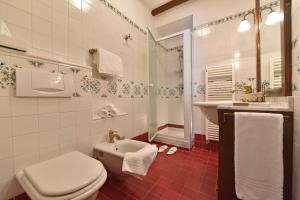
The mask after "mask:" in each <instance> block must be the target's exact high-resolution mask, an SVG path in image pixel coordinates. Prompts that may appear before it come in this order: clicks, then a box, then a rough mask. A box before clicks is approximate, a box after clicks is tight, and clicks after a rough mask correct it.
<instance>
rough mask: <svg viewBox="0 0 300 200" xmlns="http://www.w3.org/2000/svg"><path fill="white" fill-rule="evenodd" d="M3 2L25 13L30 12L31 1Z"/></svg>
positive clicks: (9, 0)
mask: <svg viewBox="0 0 300 200" xmlns="http://www.w3.org/2000/svg"><path fill="white" fill-rule="evenodd" d="M3 2H5V3H7V4H10V5H11V6H14V7H15V8H18V9H21V10H24V11H26V12H31V0H22V1H20V0H3Z"/></svg>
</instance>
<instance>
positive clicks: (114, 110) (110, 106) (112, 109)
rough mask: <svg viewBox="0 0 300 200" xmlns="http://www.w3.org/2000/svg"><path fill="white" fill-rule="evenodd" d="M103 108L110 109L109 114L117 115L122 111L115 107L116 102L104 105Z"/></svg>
mask: <svg viewBox="0 0 300 200" xmlns="http://www.w3.org/2000/svg"><path fill="white" fill-rule="evenodd" d="M103 109H105V110H107V111H108V115H109V116H112V117H114V116H117V115H119V114H120V111H119V109H118V108H116V107H115V105H114V104H111V103H110V104H107V105H106V106H104V107H103Z"/></svg>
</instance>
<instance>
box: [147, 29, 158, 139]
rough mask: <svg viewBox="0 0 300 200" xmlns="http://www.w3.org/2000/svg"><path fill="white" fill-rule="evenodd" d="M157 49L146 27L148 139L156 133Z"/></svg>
mask: <svg viewBox="0 0 300 200" xmlns="http://www.w3.org/2000/svg"><path fill="white" fill-rule="evenodd" d="M156 64H157V50H156V41H155V38H154V36H153V35H152V33H151V32H150V30H149V29H148V71H149V105H148V140H149V141H152V140H153V139H154V138H155V136H156V135H157V126H158V124H157V66H156Z"/></svg>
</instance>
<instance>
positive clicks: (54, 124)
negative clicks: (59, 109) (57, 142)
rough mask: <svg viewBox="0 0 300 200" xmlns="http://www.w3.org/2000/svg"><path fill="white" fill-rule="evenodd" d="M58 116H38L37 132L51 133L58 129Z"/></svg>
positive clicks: (56, 114)
mask: <svg viewBox="0 0 300 200" xmlns="http://www.w3.org/2000/svg"><path fill="white" fill-rule="evenodd" d="M59 119H60V118H59V114H58V113H53V114H43V115H39V130H40V131H51V130H56V129H59V128H60V122H59Z"/></svg>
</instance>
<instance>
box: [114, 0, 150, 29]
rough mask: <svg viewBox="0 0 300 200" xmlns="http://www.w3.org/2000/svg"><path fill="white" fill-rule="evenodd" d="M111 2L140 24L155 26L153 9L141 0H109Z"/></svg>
mask: <svg viewBox="0 0 300 200" xmlns="http://www.w3.org/2000/svg"><path fill="white" fill-rule="evenodd" d="M109 2H111V3H112V4H113V5H114V6H115V7H116V8H118V9H119V10H120V11H121V12H122V13H124V14H125V15H126V16H128V17H129V18H131V19H133V20H134V21H135V22H136V23H137V24H139V25H140V26H142V27H144V28H146V27H150V28H153V25H154V20H153V17H152V15H151V10H150V9H149V8H148V7H147V6H145V5H144V3H142V2H141V1H140V0H125V1H124V0H109Z"/></svg>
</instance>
